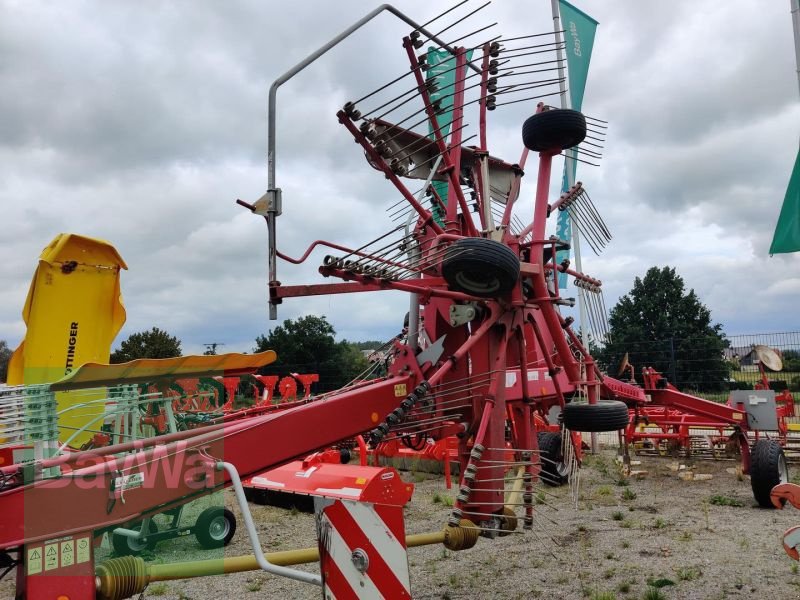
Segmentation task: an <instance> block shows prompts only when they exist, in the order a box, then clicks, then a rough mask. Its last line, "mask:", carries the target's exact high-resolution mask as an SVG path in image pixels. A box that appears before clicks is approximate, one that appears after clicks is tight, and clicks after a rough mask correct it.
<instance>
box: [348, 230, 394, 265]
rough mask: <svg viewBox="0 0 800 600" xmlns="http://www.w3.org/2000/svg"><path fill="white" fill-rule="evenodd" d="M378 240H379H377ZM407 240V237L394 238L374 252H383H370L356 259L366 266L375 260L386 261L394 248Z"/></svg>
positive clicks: (358, 262)
mask: <svg viewBox="0 0 800 600" xmlns="http://www.w3.org/2000/svg"><path fill="white" fill-rule="evenodd" d="M376 241H377V240H376ZM405 241H406V237H405V236H403V237H400V238H398V239H396V240H393V241H392V242H391V243H389V244H387V245H386V246H383V247H381V248H376V249H375V250H374V251H373V252H382V254H370V255H368V256H362V257H361V258H359V259H358V260H356V261H355V263H356V264H357V265H359V267H361V268H364V267H366V266H367V265H369V264H371V263H374V262H382V263H386V262H387V259H386V257H387V256H389V255H391V254H392V252H393V251H394V250H392V249H393V248H394V247H395V246H397V245H401V244H403V243H404V242H405ZM353 254H354V253H353V252H351V253H350V254H349V255H348V256H352V255H353Z"/></svg>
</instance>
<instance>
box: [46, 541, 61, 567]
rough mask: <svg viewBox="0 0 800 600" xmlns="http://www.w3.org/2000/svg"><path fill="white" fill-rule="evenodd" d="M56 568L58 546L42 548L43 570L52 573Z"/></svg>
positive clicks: (52, 545) (50, 545) (49, 545)
mask: <svg viewBox="0 0 800 600" xmlns="http://www.w3.org/2000/svg"><path fill="white" fill-rule="evenodd" d="M57 568H58V544H47V545H45V547H44V570H45V571H52V570H54V569H57Z"/></svg>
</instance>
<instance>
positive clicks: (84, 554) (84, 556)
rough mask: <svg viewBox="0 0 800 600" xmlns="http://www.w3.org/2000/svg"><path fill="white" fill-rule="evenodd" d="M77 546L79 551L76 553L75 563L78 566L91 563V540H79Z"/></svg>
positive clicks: (85, 538)
mask: <svg viewBox="0 0 800 600" xmlns="http://www.w3.org/2000/svg"><path fill="white" fill-rule="evenodd" d="M75 543H76V545H77V546H78V549H77V551H76V552H75V562H76V563H77V564H81V563H85V562H89V557H90V555H91V550H92V548H91V546H90V544H91V540H89V538H88V537H82V538H78V539H77V540H76V541H75Z"/></svg>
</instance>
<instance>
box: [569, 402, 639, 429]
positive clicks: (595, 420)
mask: <svg viewBox="0 0 800 600" xmlns="http://www.w3.org/2000/svg"><path fill="white" fill-rule="evenodd" d="M562 416H563V418H564V426H565V427H566V428H567V429H570V430H572V431H588V432H601V431H618V430H620V429H625V428H626V427H627V426H628V419H629V415H628V406H627V405H626V404H625V403H624V402H618V401H617V400H600V401H598V402H597V404H582V403H581V404H575V403H570V404H565V405H564V411H563V412H562Z"/></svg>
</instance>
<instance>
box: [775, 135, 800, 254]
mask: <svg viewBox="0 0 800 600" xmlns="http://www.w3.org/2000/svg"><path fill="white" fill-rule="evenodd" d="M798 250H800V151H798V153H797V158H796V159H795V160H794V169H793V170H792V176H791V177H790V178H789V187H788V188H786V197H785V198H784V199H783V208H781V216H779V217H778V224H777V225H775V235H774V236H772V245H771V246H770V247H769V253H770V254H781V253H783V252H797V251H798Z"/></svg>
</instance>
